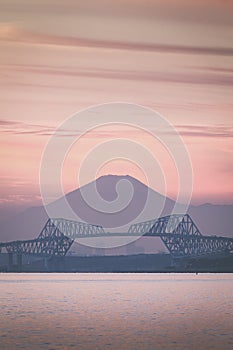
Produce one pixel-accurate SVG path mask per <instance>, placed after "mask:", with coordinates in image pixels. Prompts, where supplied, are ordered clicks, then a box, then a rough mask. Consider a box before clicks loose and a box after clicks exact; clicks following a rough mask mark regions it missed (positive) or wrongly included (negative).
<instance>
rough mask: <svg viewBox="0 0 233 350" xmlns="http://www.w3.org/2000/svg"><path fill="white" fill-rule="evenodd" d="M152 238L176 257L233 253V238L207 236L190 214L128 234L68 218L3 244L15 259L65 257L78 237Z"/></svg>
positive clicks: (136, 226)
mask: <svg viewBox="0 0 233 350" xmlns="http://www.w3.org/2000/svg"><path fill="white" fill-rule="evenodd" d="M119 236H137V237H141V236H150V237H160V238H161V240H162V241H163V243H164V244H165V246H166V247H167V249H168V251H169V252H170V254H171V255H172V256H173V257H197V256H201V255H207V254H216V253H227V254H229V253H233V238H228V237H218V236H204V235H202V234H201V232H200V231H199V230H198V228H197V226H196V225H195V223H194V222H193V221H192V219H191V217H190V216H189V215H188V214H185V215H184V214H176V215H170V216H164V217H161V218H158V219H154V220H150V221H146V222H141V223H138V224H133V225H131V226H130V228H129V230H128V232H120V233H113V232H105V230H104V228H103V227H102V226H97V225H91V224H87V223H83V222H76V221H71V220H66V219H57V218H56V219H52V218H51V219H49V220H48V221H47V222H46V224H45V226H44V228H43V229H42V231H41V233H40V234H39V236H38V238H36V239H31V240H24V241H12V242H4V243H0V252H1V250H2V249H3V248H5V249H6V251H7V252H8V253H9V254H10V255H11V256H12V255H13V254H17V256H18V260H19V261H20V259H21V258H20V256H22V254H25V255H35V256H40V257H52V256H60V257H61V256H65V255H66V253H67V252H68V250H69V249H70V247H71V245H72V243H73V242H74V240H75V239H76V238H87V239H88V238H92V237H119Z"/></svg>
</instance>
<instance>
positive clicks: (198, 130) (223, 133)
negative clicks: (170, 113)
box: [176, 125, 233, 138]
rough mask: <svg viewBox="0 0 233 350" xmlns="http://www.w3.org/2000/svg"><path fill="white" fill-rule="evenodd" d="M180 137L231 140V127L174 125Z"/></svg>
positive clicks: (232, 135) (232, 129) (232, 134)
mask: <svg viewBox="0 0 233 350" xmlns="http://www.w3.org/2000/svg"><path fill="white" fill-rule="evenodd" d="M176 128H177V130H178V131H179V133H180V134H181V135H182V136H191V137H211V138H232V137H233V127H231V126H228V125H213V126H209V125H176Z"/></svg>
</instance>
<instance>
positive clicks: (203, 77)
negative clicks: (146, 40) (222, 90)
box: [4, 65, 233, 89]
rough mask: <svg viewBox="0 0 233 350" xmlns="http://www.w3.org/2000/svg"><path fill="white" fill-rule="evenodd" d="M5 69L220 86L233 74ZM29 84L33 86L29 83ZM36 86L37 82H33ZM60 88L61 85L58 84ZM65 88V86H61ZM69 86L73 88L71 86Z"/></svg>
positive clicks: (232, 80) (231, 82) (228, 83)
mask: <svg viewBox="0 0 233 350" xmlns="http://www.w3.org/2000/svg"><path fill="white" fill-rule="evenodd" d="M4 68H5V69H8V70H9V71H14V72H23V73H35V74H48V75H57V76H61V75H62V76H69V77H73V78H75V77H84V78H98V79H112V80H131V81H134V80H136V81H152V82H159V83H160V82H163V83H164V82H165V83H182V84H194V85H220V86H232V85H233V75H230V74H228V75H227V74H225V72H223V73H222V72H221V70H220V71H219V72H218V71H216V72H215V71H211V70H210V71H208V70H207V71H206V72H200V73H198V72H196V71H194V72H193V71H189V72H186V73H174V72H169V71H166V72H165V71H157V72H156V71H139V70H138V71H136V70H127V71H126V70H119V69H107V68H104V69H101V68H98V69H89V68H84V67H79V68H77V69H72V70H71V69H70V68H69V67H62V68H59V67H58V68H53V67H49V66H27V65H5V66H4ZM17 84H21V85H28V83H27V82H25V80H24V81H23V82H20V83H17ZM29 85H30V86H33V85H32V84H31V83H30V84H29ZM34 86H35V87H36V86H37V83H35V84H34ZM38 86H39V87H41V86H42V87H48V88H51V87H54V88H55V87H56V86H54V85H49V84H46V85H41V84H39V85H38ZM58 88H62V86H58ZM63 88H64V89H65V88H67V86H66V87H65V86H63ZM69 88H71V89H74V87H73V86H69Z"/></svg>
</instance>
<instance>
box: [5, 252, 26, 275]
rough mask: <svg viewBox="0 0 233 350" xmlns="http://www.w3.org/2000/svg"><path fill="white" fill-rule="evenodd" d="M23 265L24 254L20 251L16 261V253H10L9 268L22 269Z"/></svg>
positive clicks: (11, 269)
mask: <svg viewBox="0 0 233 350" xmlns="http://www.w3.org/2000/svg"><path fill="white" fill-rule="evenodd" d="M22 265H23V255H22V254H21V253H18V254H17V255H16V262H15V263H14V253H8V270H9V271H15V270H16V271H21V270H22Z"/></svg>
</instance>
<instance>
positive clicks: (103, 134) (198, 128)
mask: <svg viewBox="0 0 233 350" xmlns="http://www.w3.org/2000/svg"><path fill="white" fill-rule="evenodd" d="M174 127H175V128H176V130H177V131H178V133H179V134H180V135H181V136H190V137H205V138H206V137H210V138H232V137H233V127H231V126H228V125H213V126H208V125H194V124H189V125H188V124H187V125H185V124H178V125H175V126H174ZM110 128H111V129H110ZM110 128H108V129H103V130H101V129H99V128H97V129H94V130H92V131H90V132H87V133H85V135H84V136H85V138H118V137H119V136H120V137H126V138H127V137H132V138H133V137H134V136H136V135H140V134H141V133H142V131H141V130H140V129H137V128H134V129H131V128H127V127H125V126H122V125H120V129H119V128H118V126H117V125H114V126H112V127H110ZM0 131H1V132H3V133H10V134H15V135H30V134H31V135H40V136H52V135H54V133H55V132H56V136H57V137H75V136H76V137H78V136H82V131H81V130H68V129H60V130H59V131H56V128H55V127H51V126H46V125H37V124H29V123H24V122H19V121H13V120H9V121H7V120H0ZM156 132H157V133H158V134H159V133H160V134H164V133H167V130H166V129H163V130H157V129H156ZM144 136H145V134H144Z"/></svg>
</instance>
